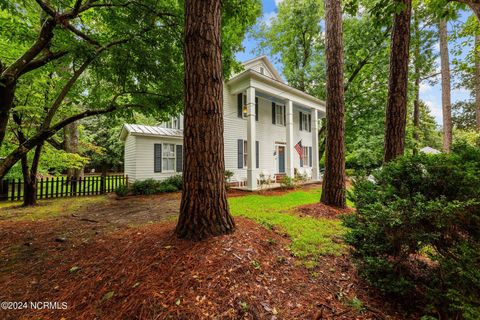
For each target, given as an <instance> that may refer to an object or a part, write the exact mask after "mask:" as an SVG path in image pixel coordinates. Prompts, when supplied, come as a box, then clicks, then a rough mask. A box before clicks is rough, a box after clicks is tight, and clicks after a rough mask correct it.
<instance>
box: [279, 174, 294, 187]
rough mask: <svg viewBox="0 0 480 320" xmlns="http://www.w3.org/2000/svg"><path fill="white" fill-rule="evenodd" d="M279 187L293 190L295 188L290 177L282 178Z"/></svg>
mask: <svg viewBox="0 0 480 320" xmlns="http://www.w3.org/2000/svg"><path fill="white" fill-rule="evenodd" d="M280 187H282V189H293V188H294V187H295V180H294V179H293V178H292V177H289V176H283V178H282V181H281V182H280Z"/></svg>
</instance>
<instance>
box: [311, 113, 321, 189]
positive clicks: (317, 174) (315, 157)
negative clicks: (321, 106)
mask: <svg viewBox="0 0 480 320" xmlns="http://www.w3.org/2000/svg"><path fill="white" fill-rule="evenodd" d="M311 114H312V162H313V163H312V179H313V180H320V172H319V163H318V162H319V160H318V112H317V110H316V109H311Z"/></svg>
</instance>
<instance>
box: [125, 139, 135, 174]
mask: <svg viewBox="0 0 480 320" xmlns="http://www.w3.org/2000/svg"><path fill="white" fill-rule="evenodd" d="M124 159H125V162H124V170H125V174H126V175H127V176H128V178H129V179H132V180H135V173H136V172H135V171H136V170H135V164H136V154H135V136H132V135H130V134H129V135H127V138H126V139H125V158H124Z"/></svg>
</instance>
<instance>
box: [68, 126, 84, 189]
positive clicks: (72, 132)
mask: <svg viewBox="0 0 480 320" xmlns="http://www.w3.org/2000/svg"><path fill="white" fill-rule="evenodd" d="M78 142H79V132H78V124H77V122H72V123H70V124H69V125H67V126H65V128H64V144H65V146H64V150H65V151H66V152H68V153H77V154H78V152H79V149H78ZM67 177H68V178H70V181H71V185H72V190H73V192H74V193H75V192H76V191H77V181H78V179H79V178H80V177H83V168H82V169H76V168H69V169H67Z"/></svg>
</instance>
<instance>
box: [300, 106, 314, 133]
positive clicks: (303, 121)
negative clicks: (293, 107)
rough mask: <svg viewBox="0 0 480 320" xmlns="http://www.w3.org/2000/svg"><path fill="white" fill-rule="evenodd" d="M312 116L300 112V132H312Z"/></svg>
mask: <svg viewBox="0 0 480 320" xmlns="http://www.w3.org/2000/svg"><path fill="white" fill-rule="evenodd" d="M311 117H312V116H311V115H310V114H308V113H305V112H301V111H300V130H303V131H309V132H311V131H312V121H311Z"/></svg>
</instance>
